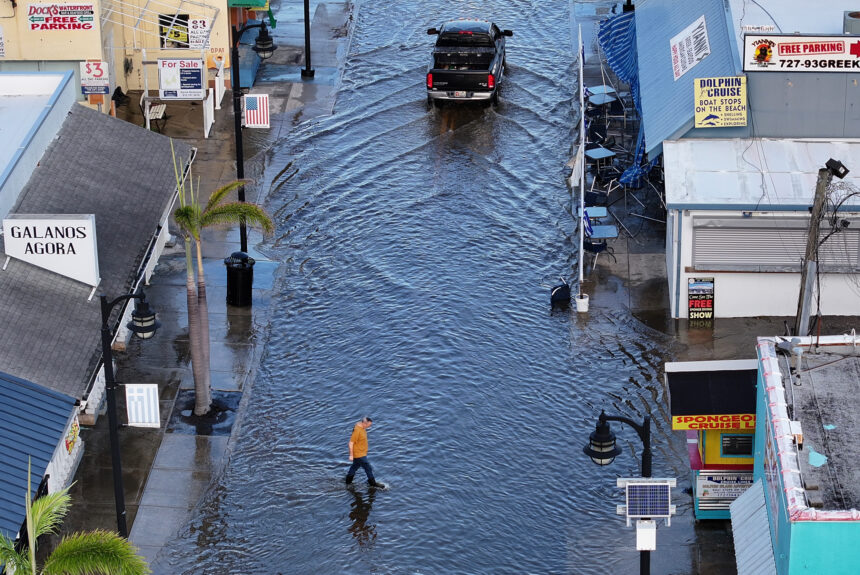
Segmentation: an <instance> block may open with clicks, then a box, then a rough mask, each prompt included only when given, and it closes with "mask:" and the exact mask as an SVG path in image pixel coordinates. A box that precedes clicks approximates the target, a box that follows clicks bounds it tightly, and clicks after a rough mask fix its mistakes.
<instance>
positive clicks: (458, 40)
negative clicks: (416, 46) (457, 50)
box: [436, 32, 493, 48]
mask: <svg viewBox="0 0 860 575" xmlns="http://www.w3.org/2000/svg"><path fill="white" fill-rule="evenodd" d="M436 46H438V47H440V48H442V47H455V46H476V47H478V46H480V47H487V48H492V47H493V42H492V40H490V35H489V34H474V33H460V32H448V33H443V34H441V35H440V36H439V39H438V40H437V41H436Z"/></svg>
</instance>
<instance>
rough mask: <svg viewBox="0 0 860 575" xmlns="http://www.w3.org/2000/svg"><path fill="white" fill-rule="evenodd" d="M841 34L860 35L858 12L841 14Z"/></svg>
mask: <svg viewBox="0 0 860 575" xmlns="http://www.w3.org/2000/svg"><path fill="white" fill-rule="evenodd" d="M843 14H844V15H843V18H842V33H843V34H860V12H843Z"/></svg>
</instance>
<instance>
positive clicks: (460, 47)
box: [427, 20, 514, 106]
mask: <svg viewBox="0 0 860 575" xmlns="http://www.w3.org/2000/svg"><path fill="white" fill-rule="evenodd" d="M427 33H428V34H431V35H432V34H437V35H438V36H439V38H437V39H436V47H435V48H434V49H433V59H432V61H431V62H430V68H429V69H428V70H427V102H428V103H429V104H430V105H433V106H435V105H436V104H437V103H438V102H439V101H440V100H466V101H470V100H472V101H475V100H477V101H485V102H487V101H489V102H492V103H493V104H497V103H498V101H499V93H498V89H499V83H500V82H501V81H502V76H503V75H504V72H505V64H506V62H505V37H506V36H513V34H514V33H513V32H511V31H510V30H500V29H499V27H498V26H496V25H495V24H493V23H491V22H484V21H481V20H454V21H453V22H448V23H447V24H444V25H443V26H442V27H441V28H438V29H437V28H430V29H429V30H427Z"/></svg>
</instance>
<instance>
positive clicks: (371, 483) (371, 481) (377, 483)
mask: <svg viewBox="0 0 860 575" xmlns="http://www.w3.org/2000/svg"><path fill="white" fill-rule="evenodd" d="M367 484H368V485H370V486H371V487H378V488H379V489H385V484H384V483H379V482H378V481H375V480H373V479H371V480H370V481H368V482H367Z"/></svg>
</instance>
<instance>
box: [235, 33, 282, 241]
mask: <svg viewBox="0 0 860 575" xmlns="http://www.w3.org/2000/svg"><path fill="white" fill-rule="evenodd" d="M252 28H259V29H260V33H259V34H258V35H257V39H256V41H255V42H254V46H253V48H252V50H254V52H256V53H257V55H258V56H259V57H260V60H268V59H269V58H271V57H272V54H273V53H274V51H275V50H277V49H278V47H277V46H275V43H274V42H273V41H272V37H271V36H270V35H269V30H268V29H267V28H266V22H265V21H264V22H260V23H259V24H245V25H244V26H242V28H240V29H238V30H237V29H236V27H235V26H233V50H232V52H231V54H232V56H231V58H232V60H231V62H230V67H231V79H230V83H231V84H232V85H233V86H232V87H233V121H234V136H235V138H236V179H238V180H243V179H245V151H244V149H243V148H242V88H241V87H240V85H239V40H240V39H241V38H242V34H244V33H245V31H246V30H250V29H252ZM239 201H240V202H244V201H245V186H241V187H240V188H239ZM239 239H240V242H241V245H242V248H241V250H242V251H243V252H245V253H247V252H248V230H247V229H246V228H245V222H244V221H243V222H241V223H240V224H239Z"/></svg>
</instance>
